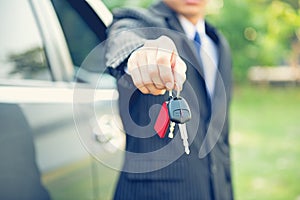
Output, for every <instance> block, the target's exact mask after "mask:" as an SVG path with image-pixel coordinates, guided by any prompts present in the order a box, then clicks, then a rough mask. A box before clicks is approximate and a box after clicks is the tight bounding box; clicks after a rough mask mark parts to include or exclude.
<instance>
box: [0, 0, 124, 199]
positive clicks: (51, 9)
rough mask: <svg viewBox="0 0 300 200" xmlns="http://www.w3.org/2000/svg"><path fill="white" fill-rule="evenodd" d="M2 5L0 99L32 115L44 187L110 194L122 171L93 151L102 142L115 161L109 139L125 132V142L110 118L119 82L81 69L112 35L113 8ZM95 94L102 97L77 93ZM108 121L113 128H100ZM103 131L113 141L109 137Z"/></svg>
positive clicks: (69, 195) (65, 194)
mask: <svg viewBox="0 0 300 200" xmlns="http://www.w3.org/2000/svg"><path fill="white" fill-rule="evenodd" d="M0 5H1V6H0V10H1V12H0V13H1V14H0V15H1V19H0V21H1V26H2V31H1V37H0V41H1V42H0V46H1V48H0V63H1V67H0V104H1V106H4V107H5V108H9V106H11V105H15V106H17V107H18V108H20V110H21V113H22V115H24V120H25V121H26V123H27V124H28V127H29V131H30V134H31V136H32V142H33V148H34V150H35V153H34V155H33V157H34V158H35V159H34V160H32V161H35V162H36V165H37V167H38V171H39V172H40V173H41V181H42V185H43V186H44V187H45V188H46V189H47V191H48V192H49V193H50V196H51V198H52V199H110V198H111V197H112V193H113V189H114V184H115V180H116V178H117V174H118V173H117V172H116V171H114V170H112V169H110V167H106V166H104V165H103V164H101V163H100V162H99V161H96V159H94V158H93V157H95V155H93V153H95V152H93V151H91V149H92V148H94V147H97V148H98V145H99V146H101V148H99V149H100V150H98V151H97V152H99V151H101V153H102V154H104V155H105V156H106V157H107V158H108V159H111V156H115V155H114V154H113V152H114V151H113V150H112V149H111V148H110V146H107V144H108V143H109V141H112V138H113V137H119V138H120V139H118V140H117V141H118V142H119V143H118V144H119V145H120V146H118V148H123V146H124V144H123V141H124V138H123V137H122V136H120V135H116V134H115V133H114V132H112V131H113V130H115V129H114V128H112V126H115V124H113V123H109V122H111V121H112V120H111V119H114V118H118V116H115V114H114V111H115V110H116V100H117V95H116V94H117V93H116V91H115V89H114V79H112V78H111V77H109V76H106V75H103V76H101V77H102V78H101V80H102V81H103V84H101V85H100V86H97V87H96V86H95V84H93V80H98V79H99V73H98V72H96V73H91V72H89V71H86V70H84V69H82V70H81V69H80V66H81V64H82V62H83V61H84V59H85V58H86V57H87V56H88V54H89V53H90V51H92V50H93V48H95V47H96V45H98V44H99V43H100V42H101V41H102V40H104V39H105V34H104V31H105V30H104V29H103V28H105V26H106V25H108V24H109V21H110V20H111V16H110V13H109V11H108V10H107V9H105V7H103V6H104V5H103V4H102V3H101V1H91V0H90V1H69V0H68V1H67V0H53V1H47V0H31V1H28V0H12V1H2V2H1V3H0ZM104 13H105V14H104ZM7 19H9V20H7ZM99 27H102V29H101V28H100V29H99ZM75 80H76V81H77V82H75ZM74 91H75V92H74ZM91 91H92V94H93V95H95V96H96V97H97V98H95V99H94V98H93V99H87V100H86V99H85V98H83V100H82V99H81V96H79V97H76V96H74V94H75V93H78V94H80V95H83V96H84V95H85V94H91ZM74 101H75V103H74ZM108 105H109V106H108ZM89 109H91V110H92V111H93V112H92V113H91V112H87V110H89ZM74 110H75V111H74ZM74 112H75V113H74ZM7 113H8V115H12V116H13V115H16V114H19V113H16V112H7ZM95 113H96V114H95ZM116 115H117V114H116ZM7 119H10V118H9V117H7ZM12 119H13V118H12ZM113 121H118V120H113ZM12 123H13V124H14V125H15V126H16V127H18V126H20V125H19V122H18V121H14V122H12ZM99 123H100V124H99ZM101 123H102V124H101ZM117 123H119V122H117ZM104 126H108V127H106V131H103V130H102V131H97V130H99V127H104ZM118 126H120V124H118ZM100 129H101V128H100ZM119 129H120V128H119ZM9 130H10V129H9ZM9 130H8V129H7V131H6V127H5V126H4V127H2V131H3V132H9ZM21 132H22V131H21ZM20 134H22V133H20ZM103 134H104V135H105V137H104V138H106V139H107V138H109V139H107V140H106V139H104V140H103ZM85 138H88V139H87V140H85ZM101 138H102V139H101ZM16 140H17V138H16ZM9 141H10V143H11V141H14V140H9ZM90 141H92V144H90V143H89V144H88V142H90ZM120 141H121V142H120ZM13 145H14V143H12V144H11V146H13ZM17 148H18V147H17V146H16V149H17ZM102 150H103V151H102ZM7 155H9V152H7ZM25 156H26V155H25ZM96 157H97V156H96ZM116 158H117V159H118V160H119V157H116ZM120 159H121V158H120ZM100 161H104V160H100ZM104 164H105V161H104ZM24 170H25V169H24ZM29 172H30V169H29ZM3 173H4V172H3ZM8 173H13V172H8ZM19 179H20V180H22V179H25V177H19ZM12 195H13V194H12Z"/></svg>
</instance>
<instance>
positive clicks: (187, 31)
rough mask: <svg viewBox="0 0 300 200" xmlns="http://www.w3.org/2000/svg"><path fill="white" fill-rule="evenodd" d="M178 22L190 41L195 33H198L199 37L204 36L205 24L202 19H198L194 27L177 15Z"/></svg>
mask: <svg viewBox="0 0 300 200" xmlns="http://www.w3.org/2000/svg"><path fill="white" fill-rule="evenodd" d="M178 20H179V22H180V24H181V26H182V28H183V30H184V32H185V34H186V35H187V37H188V38H189V39H191V40H193V39H194V36H195V32H196V31H198V33H199V34H200V37H201V36H206V33H205V22H204V20H203V19H200V20H199V21H198V22H197V24H196V25H194V24H192V23H191V22H190V21H189V20H188V19H187V18H185V17H184V16H182V15H178Z"/></svg>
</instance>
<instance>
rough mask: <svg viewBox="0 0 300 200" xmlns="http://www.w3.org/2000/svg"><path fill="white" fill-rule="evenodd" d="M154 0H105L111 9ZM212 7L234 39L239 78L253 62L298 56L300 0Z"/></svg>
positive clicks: (235, 1) (216, 21)
mask: <svg viewBox="0 0 300 200" xmlns="http://www.w3.org/2000/svg"><path fill="white" fill-rule="evenodd" d="M154 1H155V0H140V1H136V0H123V1H120V0H103V2H104V3H105V4H106V5H107V6H108V7H109V8H110V9H114V8H116V7H121V6H126V7H133V6H135V7H147V6H148V5H150V4H151V3H152V2H154ZM209 8H210V9H209V12H208V15H207V20H208V21H209V22H211V23H212V24H213V25H214V26H216V27H218V29H219V30H220V31H221V32H222V33H223V34H224V35H225V36H226V38H227V39H228V41H229V43H230V46H231V49H232V54H233V60H234V68H233V69H234V78H235V81H236V82H244V81H246V80H247V71H248V69H249V67H250V66H253V65H259V66H274V65H291V64H292V63H293V62H295V61H294V60H295V59H297V58H295V57H296V56H295V54H296V51H297V48H296V46H298V48H299V45H300V44H299V39H300V1H299V0H281V1H277V0H226V1H225V0H210V6H209ZM298 51H299V49H298ZM298 59H299V58H298ZM297 61H298V62H299V60H297Z"/></svg>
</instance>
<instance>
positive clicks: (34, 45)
mask: <svg viewBox="0 0 300 200" xmlns="http://www.w3.org/2000/svg"><path fill="white" fill-rule="evenodd" d="M0 24H1V37H0V79H37V80H50V79H51V75H50V70H49V69H48V66H47V61H46V57H45V52H44V47H43V42H42V38H41V35H40V34H39V30H38V27H37V24H36V21H35V19H34V16H33V13H32V10H31V8H30V5H29V2H28V1H27V0H10V1H1V2H0Z"/></svg>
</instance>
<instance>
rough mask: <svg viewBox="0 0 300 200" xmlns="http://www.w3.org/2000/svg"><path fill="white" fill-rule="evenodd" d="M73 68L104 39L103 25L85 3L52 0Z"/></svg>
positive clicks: (78, 65)
mask: <svg viewBox="0 0 300 200" xmlns="http://www.w3.org/2000/svg"><path fill="white" fill-rule="evenodd" d="M52 3H53V5H54V8H55V11H56V13H57V15H58V18H59V21H60V23H61V26H62V29H63V32H64V34H65V36H66V41H67V44H68V47H69V50H70V53H71V58H72V61H73V64H74V65H75V66H74V67H80V65H81V64H82V62H83V60H84V59H85V58H86V57H87V55H88V54H89V53H90V52H91V50H93V49H94V48H95V47H96V46H97V45H98V44H100V42H101V41H103V40H104V38H105V30H104V29H103V27H104V25H103V23H102V22H101V20H99V19H98V17H97V16H96V14H95V13H94V11H93V10H92V9H91V8H90V7H89V5H88V4H87V3H86V2H85V1H68V0H52Z"/></svg>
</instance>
